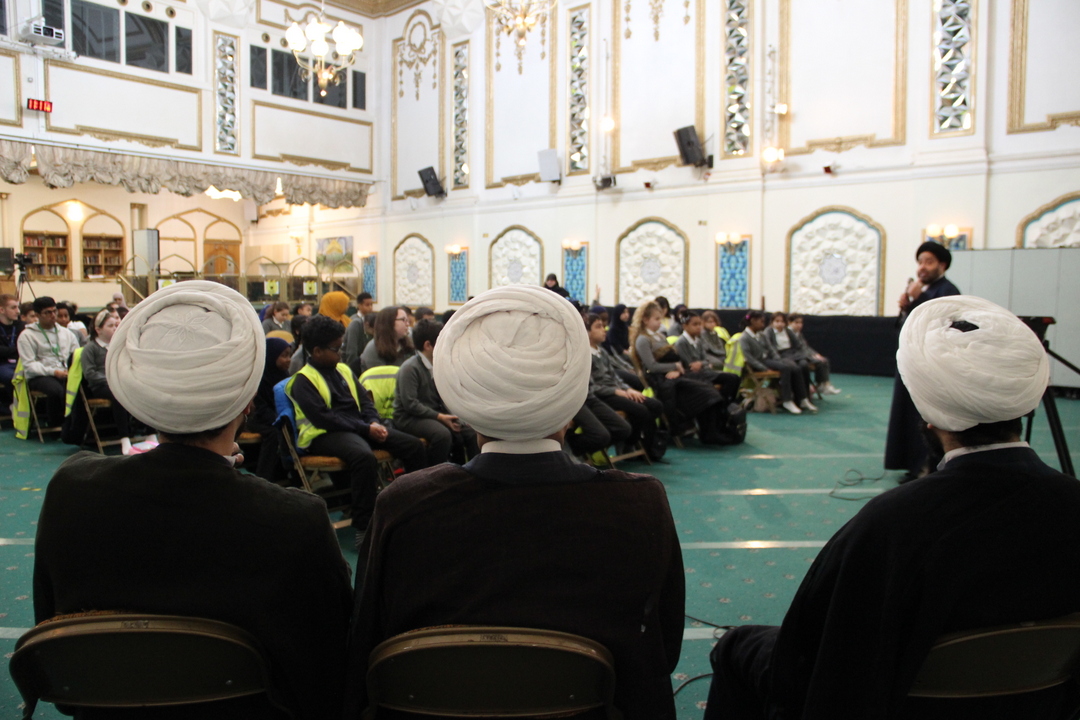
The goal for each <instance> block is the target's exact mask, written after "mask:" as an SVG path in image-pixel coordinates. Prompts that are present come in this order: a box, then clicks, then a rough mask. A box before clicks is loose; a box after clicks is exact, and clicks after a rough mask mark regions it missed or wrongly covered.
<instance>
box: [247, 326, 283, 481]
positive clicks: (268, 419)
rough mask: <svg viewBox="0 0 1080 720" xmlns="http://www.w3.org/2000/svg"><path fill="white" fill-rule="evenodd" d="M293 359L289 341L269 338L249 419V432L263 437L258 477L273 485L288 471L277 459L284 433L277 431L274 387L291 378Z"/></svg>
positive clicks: (257, 467) (256, 466)
mask: <svg viewBox="0 0 1080 720" xmlns="http://www.w3.org/2000/svg"><path fill="white" fill-rule="evenodd" d="M291 359H292V346H291V345H289V343H288V342H286V341H285V340H282V339H281V338H266V362H265V364H264V366H263V374H262V380H260V381H259V389H258V390H257V391H256V392H255V410H254V412H252V413H251V414H250V415H248V418H247V427H246V430H247V432H254V433H259V435H261V436H262V443H261V444H260V446H259V459H258V462H257V463H256V465H255V474H256V475H258V476H259V477H261V478H263V479H265V480H270V481H271V482H274V481H276V480H277V479H278V478H279V477H280V476H281V475H283V474H284V468H282V467H281V463H280V462H278V460H277V458H278V442H279V440H280V437H281V433H280V432H279V431H278V430H277V429H276V428H274V421H275V420H277V406H276V404H275V403H274V386H275V385H277V384H278V383H279V382H281V381H282V380H284V379H285V378H287V377H289V361H290V360H291Z"/></svg>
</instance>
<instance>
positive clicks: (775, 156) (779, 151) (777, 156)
mask: <svg viewBox="0 0 1080 720" xmlns="http://www.w3.org/2000/svg"><path fill="white" fill-rule="evenodd" d="M761 159H762V160H764V161H765V162H767V163H769V164H770V165H771V164H772V163H774V162H780V161H781V160H783V159H784V148H778V147H772V146H771V145H770V146H769V147H767V148H765V149H764V150H762V151H761Z"/></svg>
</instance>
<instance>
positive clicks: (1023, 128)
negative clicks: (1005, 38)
mask: <svg viewBox="0 0 1080 720" xmlns="http://www.w3.org/2000/svg"><path fill="white" fill-rule="evenodd" d="M1028 1H1029V0H1013V7H1012V28H1011V30H1010V32H1011V33H1012V37H1011V43H1010V46H1011V47H1010V52H1009V107H1008V113H1007V115H1008V121H1007V123H1006V128H1005V132H1007V133H1009V134H1012V133H1022V132H1043V131H1045V130H1056V129H1058V128H1059V127H1061V126H1062V125H1078V126H1080V110H1077V111H1070V112H1063V113H1050V114H1048V115H1047V116H1046V120H1045V122H1037V123H1028V122H1027V121H1026V119H1025V113H1024V111H1025V104H1026V102H1027V34H1028Z"/></svg>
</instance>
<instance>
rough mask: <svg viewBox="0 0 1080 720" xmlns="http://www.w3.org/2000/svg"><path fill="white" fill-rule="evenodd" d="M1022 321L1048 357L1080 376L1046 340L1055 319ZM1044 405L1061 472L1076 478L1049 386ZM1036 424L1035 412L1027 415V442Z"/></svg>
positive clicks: (1076, 368)
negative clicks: (1032, 332) (1036, 337)
mask: <svg viewBox="0 0 1080 720" xmlns="http://www.w3.org/2000/svg"><path fill="white" fill-rule="evenodd" d="M1020 319H1021V320H1023V321H1024V322H1025V323H1026V324H1027V326H1028V327H1030V328H1031V329H1032V330H1033V331H1034V332H1035V334H1036V335H1037V336H1038V338H1039V340H1041V341H1042V344H1043V347H1044V348H1045V349H1046V354H1047V355H1049V356H1050V357H1052V358H1054V359H1055V360H1057V361H1058V362H1059V363H1061V364H1062V365H1064V366H1065V367H1067V368H1069V369H1070V370H1072V371H1073V372H1074V373H1076V374H1077V375H1080V368H1078V367H1076V366H1075V365H1073V364H1072V363H1071V362H1069V361H1068V360H1066V359H1065V358H1063V357H1061V356H1060V355H1058V354H1057V353H1056V352H1054V351H1053V350H1051V349H1050V341H1049V340H1047V339H1046V329H1047V328H1048V327H1049V326H1050V325H1053V324H1055V322H1056V321H1055V320H1054V318H1052V317H1022V318H1020ZM1042 404H1043V407H1044V408H1045V409H1046V421H1047V422H1048V423H1049V424H1050V437H1052V438H1053V439H1054V449H1055V450H1057V456H1058V462H1059V463H1060V464H1061V472H1063V473H1065V474H1066V475H1071V476H1072V477H1076V470H1075V469H1073V463H1072V456H1071V455H1069V444H1068V442H1067V441H1066V440H1065V430H1064V429H1062V427H1061V416H1060V415H1058V409H1057V401H1056V400H1055V399H1054V391H1053V390H1052V389H1051V388H1050V387H1049V386H1047V388H1046V391H1045V392H1044V393H1043V399H1042ZM1034 422H1035V411H1034V410H1032V411H1031V412H1030V413H1028V415H1027V432H1026V433H1025V436H1024V441H1025V442H1028V443H1030V442H1031V426H1032V425H1033V424H1034Z"/></svg>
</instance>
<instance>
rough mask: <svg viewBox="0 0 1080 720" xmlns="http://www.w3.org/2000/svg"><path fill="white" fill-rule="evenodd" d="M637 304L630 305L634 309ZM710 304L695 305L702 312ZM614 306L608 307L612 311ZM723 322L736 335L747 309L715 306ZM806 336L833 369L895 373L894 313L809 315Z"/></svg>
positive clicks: (898, 334)
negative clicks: (704, 306) (703, 306)
mask: <svg viewBox="0 0 1080 720" xmlns="http://www.w3.org/2000/svg"><path fill="white" fill-rule="evenodd" d="M634 309H635V308H631V310H634ZM706 309H708V308H694V311H695V312H698V313H701V312H703V311H704V310H706ZM611 310H612V308H608V312H611ZM714 312H716V313H717V314H718V315H719V316H720V324H721V325H723V326H724V327H725V328H726V329H727V331H728V332H729V333H731V334H732V335H734V334H735V333H737V332H739V330H741V329H742V321H743V318H745V317H746V313H747V312H748V311H747V310H716V311H714ZM803 336H804V337H805V338H806V341H807V342H808V343H810V346H811V347H812V348H814V349H815V350H817V351H818V352H819V353H821V354H822V355H824V356H825V357H827V358H829V364H830V366H831V367H832V370H833V372H838V373H850V374H852V375H881V376H884V377H892V376H894V375H896V348H897V346H898V341H899V337H900V330H899V328H897V326H896V318H895V317H864V316H858V315H806V316H804V320H803Z"/></svg>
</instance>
